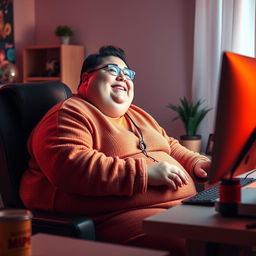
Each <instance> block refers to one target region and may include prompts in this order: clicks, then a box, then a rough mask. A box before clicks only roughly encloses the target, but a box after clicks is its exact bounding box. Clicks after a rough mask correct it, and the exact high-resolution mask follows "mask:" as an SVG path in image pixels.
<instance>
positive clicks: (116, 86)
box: [113, 85, 126, 91]
mask: <svg viewBox="0 0 256 256" xmlns="http://www.w3.org/2000/svg"><path fill="white" fill-rule="evenodd" d="M113 88H118V89H119V90H122V91H126V88H124V87H123V86H120V85H114V86H113Z"/></svg>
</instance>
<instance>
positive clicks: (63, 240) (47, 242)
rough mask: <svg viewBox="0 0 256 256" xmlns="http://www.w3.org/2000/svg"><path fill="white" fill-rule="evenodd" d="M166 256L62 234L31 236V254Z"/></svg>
mask: <svg viewBox="0 0 256 256" xmlns="http://www.w3.org/2000/svg"><path fill="white" fill-rule="evenodd" d="M45 255H54V256H65V255H67V256H70V255H75V256H85V255H86V256H92V255H93V256H98V255H99V256H103V255H111V256H120V255H122V256H166V255H169V254H168V252H166V251H156V250H151V249H150V250H149V249H142V248H135V247H128V246H122V245H115V244H107V243H101V242H92V241H86V240H81V239H74V238H68V237H62V236H53V235H47V234H37V235H34V236H32V256H45Z"/></svg>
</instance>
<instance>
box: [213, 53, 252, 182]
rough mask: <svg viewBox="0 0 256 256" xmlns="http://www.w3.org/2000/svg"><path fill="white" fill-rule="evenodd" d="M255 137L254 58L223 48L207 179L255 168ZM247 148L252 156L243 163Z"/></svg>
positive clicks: (227, 176) (223, 176) (217, 178)
mask: <svg viewBox="0 0 256 256" xmlns="http://www.w3.org/2000/svg"><path fill="white" fill-rule="evenodd" d="M255 140H256V58H252V57H247V56H242V55H239V54H235V53H231V52H224V53H223V58H222V69H221V76H220V83H219V95H218V103H217V114H216V119H215V131H214V143H213V149H212V165H211V168H210V170H209V173H208V177H209V183H210V184H213V183H216V182H217V181H220V180H221V179H223V178H232V177H233V175H235V174H236V170H239V174H241V173H244V172H248V171H250V169H251V168H252V166H254V168H256V167H255V165H256V154H255V152H254V150H255ZM248 152H250V154H252V153H254V159H253V158H252V157H251V159H250V164H243V163H242V161H245V160H244V159H246V154H247V153H248ZM247 157H248V156H247ZM254 164H255V165H254Z"/></svg>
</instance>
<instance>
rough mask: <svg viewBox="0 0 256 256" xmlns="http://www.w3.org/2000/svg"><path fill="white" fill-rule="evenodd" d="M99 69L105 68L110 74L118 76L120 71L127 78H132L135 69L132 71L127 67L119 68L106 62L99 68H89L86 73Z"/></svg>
mask: <svg viewBox="0 0 256 256" xmlns="http://www.w3.org/2000/svg"><path fill="white" fill-rule="evenodd" d="M100 69H106V71H108V72H109V73H110V74H112V75H114V76H119V75H120V74H121V72H122V73H123V74H124V76H125V77H126V78H127V79H129V80H133V79H134V77H135V71H133V70H131V69H129V68H123V69H121V68H119V67H118V66H117V65H116V64H107V65H105V66H103V67H101V68H96V69H93V70H90V71H88V72H87V73H92V72H95V71H98V70H100Z"/></svg>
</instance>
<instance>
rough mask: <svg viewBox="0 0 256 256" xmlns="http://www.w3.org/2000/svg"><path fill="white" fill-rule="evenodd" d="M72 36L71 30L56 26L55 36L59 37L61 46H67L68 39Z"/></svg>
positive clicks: (67, 27)
mask: <svg viewBox="0 0 256 256" xmlns="http://www.w3.org/2000/svg"><path fill="white" fill-rule="evenodd" d="M73 34H74V32H73V30H72V29H71V28H70V27H69V26H67V25H64V26H58V27H57V28H56V30H55V35H56V36H59V37H60V40H61V43H62V44H69V41H70V37H71V36H72V35H73Z"/></svg>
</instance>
